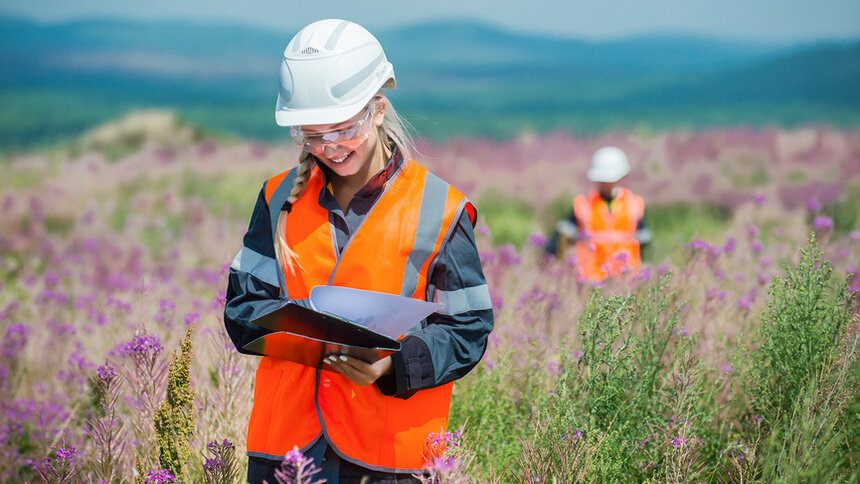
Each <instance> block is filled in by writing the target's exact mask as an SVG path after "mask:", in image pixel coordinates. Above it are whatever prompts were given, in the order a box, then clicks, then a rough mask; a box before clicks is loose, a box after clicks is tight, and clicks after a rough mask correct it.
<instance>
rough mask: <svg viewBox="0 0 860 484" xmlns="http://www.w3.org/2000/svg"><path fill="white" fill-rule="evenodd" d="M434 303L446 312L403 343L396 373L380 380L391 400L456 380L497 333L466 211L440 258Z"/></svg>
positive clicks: (432, 287) (432, 279) (431, 292)
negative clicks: (393, 397)
mask: <svg viewBox="0 0 860 484" xmlns="http://www.w3.org/2000/svg"><path fill="white" fill-rule="evenodd" d="M428 299H431V300H433V301H436V302H440V303H442V304H444V305H445V309H444V310H443V311H441V312H440V313H434V314H432V315H431V316H429V317H428V318H427V320H426V323H427V324H426V326H424V327H423V328H422V329H420V330H418V331H416V332H413V333H410V334H409V335H407V336H406V337H404V338H403V339H402V340H401V344H402V348H401V350H400V351H399V352H397V353H394V354H393V355H392V357H391V360H392V366H393V369H394V371H393V372H392V373H391V374H389V375H385V376H384V377H382V378H380V379H379V380H377V386H378V387H379V389H380V391H381V392H382V393H383V394H385V395H395V396H398V397H401V398H408V397H409V396H411V395H412V394H413V393H415V391H416V390H420V389H423V388H429V387H434V386H438V385H442V384H445V383H448V382H450V381H453V380H456V379H458V378H460V377H462V376H464V375H466V374H467V373H468V372H469V371H470V370H471V369H472V368H474V367H475V365H477V364H478V362H479V361H480V360H481V357H483V355H484V351H485V350H486V348H487V337H488V336H489V334H490V331H492V329H493V306H492V302H491V300H490V292H489V290H488V288H487V283H486V279H485V278H484V273H483V270H482V269H481V259H480V256H479V255H478V248H477V246H476V244H475V235H474V232H473V230H472V222H471V219H470V217H469V216H468V214H466V213H465V212H464V213H463V214H462V215H461V217H460V219H459V220H458V221H457V225H456V227H455V228H454V231H453V232H452V234H451V236H450V238H449V240H448V241H447V242H446V243H445V245H443V247H442V249H441V250H440V252H439V255H438V256H437V260H436V263H435V266H434V268H433V269H432V272H431V274H430V276H429V284H428ZM442 313H444V314H442Z"/></svg>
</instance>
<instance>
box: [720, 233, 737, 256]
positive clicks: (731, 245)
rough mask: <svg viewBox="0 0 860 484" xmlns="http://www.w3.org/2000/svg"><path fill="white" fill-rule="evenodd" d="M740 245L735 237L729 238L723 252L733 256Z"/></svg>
mask: <svg viewBox="0 0 860 484" xmlns="http://www.w3.org/2000/svg"><path fill="white" fill-rule="evenodd" d="M737 245H738V239H736V238H734V237H729V238H727V239H726V243H725V245H723V252H725V253H726V254H731V253H732V252H734V251H735V247H737Z"/></svg>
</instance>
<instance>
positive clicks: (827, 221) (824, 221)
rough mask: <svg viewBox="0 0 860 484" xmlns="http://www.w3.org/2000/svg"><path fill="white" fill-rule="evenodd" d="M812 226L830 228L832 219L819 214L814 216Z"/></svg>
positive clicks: (821, 228)
mask: <svg viewBox="0 0 860 484" xmlns="http://www.w3.org/2000/svg"><path fill="white" fill-rule="evenodd" d="M812 226H813V227H814V228H815V230H823V229H832V228H833V219H831V218H830V217H825V216H823V215H821V216H818V217H815V220H814V221H813V222H812Z"/></svg>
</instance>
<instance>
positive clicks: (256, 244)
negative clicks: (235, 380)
mask: <svg viewBox="0 0 860 484" xmlns="http://www.w3.org/2000/svg"><path fill="white" fill-rule="evenodd" d="M280 73H281V79H280V91H279V94H278V101H277V105H276V110H275V119H276V122H277V124H278V125H280V126H290V127H291V128H290V132H291V135H292V137H293V139H294V141H295V142H296V143H297V144H298V145H299V146H300V147H301V148H302V151H301V153H300V155H299V166H298V167H296V168H293V169H291V170H289V171H286V172H283V173H281V174H279V175H275V176H273V177H271V178H270V179H269V180H268V181H266V182H265V184H264V185H263V189H262V190H261V191H260V195H259V197H258V199H257V204H256V206H255V208H254V212H253V215H252V216H251V222H250V226H249V228H248V232H247V233H246V234H245V237H244V239H243V247H242V249H241V250H240V251H239V253H238V254H237V255H236V258H235V259H234V260H233V263H232V264H231V266H230V278H229V285H228V289H227V304H226V307H225V309H224V323H225V325H226V328H227V331H228V333H229V334H230V337H231V338H232V340H233V343H234V344H235V345H236V347H237V349H239V351H240V352H244V351H245V350H243V347H244V345H245V344H247V343H249V342H250V341H253V340H254V339H256V338H258V337H260V336H263V335H265V334H266V333H267V332H268V331H266V330H264V329H262V328H260V327H258V326H256V325H255V324H254V323H252V321H253V320H254V319H255V318H256V317H258V316H260V315H262V314H265V313H268V312H270V311H272V310H273V309H275V308H277V307H280V306H282V305H283V304H286V303H287V302H290V301H292V302H295V303H297V304H302V305H307V304H308V301H307V298H308V296H309V294H310V290H311V289H312V288H313V287H314V286H317V285H335V286H342V287H352V288H356V289H364V290H372V291H378V292H387V293H392V294H398V295H401V296H406V297H412V298H416V299H422V300H430V301H435V302H439V303H441V304H442V305H443V309H442V310H440V311H439V312H437V313H434V314H432V315H431V316H429V317H428V318H427V319H426V320H425V321H423V322H422V323H421V324H420V325H418V326H417V327H415V328H413V330H411V331H409V332H408V334H407V335H405V337H403V338H402V339H401V340H400V341H401V350H400V351H399V352H397V353H394V354H393V355H391V356H386V357H385V358H382V359H381V360H378V361H375V362H367V361H363V360H361V359H359V358H356V357H354V356H350V355H344V354H334V355H326V357H325V358H324V359H323V361H321V362H320V366H321V368H315V367H310V366H304V365H300V364H297V363H293V362H290V361H285V360H279V359H276V358H272V357H269V356H263V357H262V358H261V359H260V363H259V366H258V368H257V373H256V380H255V384H254V406H253V409H252V411H251V419H250V423H249V426H248V444H247V445H248V448H247V450H248V457H249V463H248V482H249V483H254V484H257V483H261V482H263V481H264V480H265V481H268V482H269V483H273V482H275V478H274V473H275V470H276V469H277V468H278V466H280V465H281V462H282V461H283V460H284V457H285V454H287V453H288V452H289V451H291V450H292V449H293V448H294V447H298V449H299V450H300V451H301V452H302V453H304V454H305V455H306V456H308V457H310V458H312V459H313V462H314V465H316V466H318V467H321V468H322V472H321V473H320V474H319V475H316V476H314V479H326V480H327V482H328V483H329V484H337V483H338V482H340V483H342V484H351V483H355V484H358V483H360V482H373V483H389V482H391V483H393V482H417V480H416V479H415V478H414V477H412V474H415V473H420V472H421V470H422V468H423V467H424V466H425V464H426V462H427V458H428V457H432V456H427V455H425V451H426V446H427V439H428V435H429V434H430V433H437V432H440V431H444V430H445V427H446V426H447V422H448V411H449V406H450V402H451V391H452V382H453V381H454V380H456V379H458V378H460V377H462V376H464V375H465V374H466V373H468V372H469V371H470V370H471V369H472V368H473V367H474V366H475V365H476V364H477V363H478V361H480V359H481V357H482V356H483V354H484V350H485V349H486V345H487V336H488V335H489V333H490V331H491V330H492V328H493V311H492V303H491V301H490V294H489V290H488V289H487V285H486V281H485V279H484V274H483V271H482V269H481V261H480V257H479V255H478V250H477V247H476V245H475V237H474V234H473V231H472V229H473V227H474V224H475V220H476V217H477V214H476V212H475V209H474V207H473V206H472V204H471V203H470V202H469V200H468V199H466V197H465V196H464V195H463V194H462V193H460V192H459V191H458V190H456V189H455V188H454V187H452V186H450V185H448V184H447V183H445V182H444V181H443V180H441V179H440V178H438V177H436V176H435V175H433V174H432V173H430V172H428V171H427V170H426V169H425V168H423V167H422V166H421V165H419V164H418V163H417V162H415V161H414V160H412V159H411V158H410V154H409V148H410V145H411V142H410V140H409V138H408V136H407V135H406V131H405V130H404V128H403V124H402V121H401V120H400V118H399V117H398V116H397V113H396V112H395V111H394V108H393V107H392V105H391V102H390V101H389V100H388V99H387V97H386V96H385V95H384V93H383V91H382V88H394V86H395V78H394V68H393V66H392V65H391V63H390V62H388V60H387V59H386V57H385V53H384V52H383V50H382V46H381V45H380V44H379V41H378V40H377V39H376V38H375V37H374V36H373V35H372V34H370V32H368V31H367V30H365V29H364V28H362V27H361V26H359V25H356V24H354V23H352V22H348V21H345V20H334V19H329V20H321V21H318V22H314V23H312V24H310V25H308V26H306V27H305V28H303V29H302V30H301V31H299V32H298V33H297V34H296V35H295V37H293V39H292V40H291V41H290V43H289V44H288V45H287V48H286V50H285V51H284V57H283V59H282V62H281V70H280ZM364 479H366V481H365V480H364Z"/></svg>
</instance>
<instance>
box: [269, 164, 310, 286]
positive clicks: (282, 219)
mask: <svg viewBox="0 0 860 484" xmlns="http://www.w3.org/2000/svg"><path fill="white" fill-rule="evenodd" d="M313 164H314V158H313V157H312V156H311V154H310V153H308V152H307V151H304V150H302V152H301V154H299V167H298V168H297V170H298V172H297V173H296V178H295V179H294V180H293V188H292V190H290V194H289V196H287V203H289V204H290V205H292V204H294V203H296V201H297V200H298V199H299V197H300V196H302V193H304V191H305V187H307V186H308V178H310V174H311V168H312V167H313ZM289 213H290V212H289V211H288V210H281V213H280V215H278V228H277V232H276V233H275V256H276V257H277V258H278V265H280V266H281V267H284V265H286V266H287V268H288V269H289V270H290V272H291V273H292V274H295V273H296V268H295V264H298V266H299V267H301V266H302V265H301V263H300V262H299V261H298V255H297V254H296V252H295V251H294V250H293V249H291V248H290V244H288V243H287V214H289Z"/></svg>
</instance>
